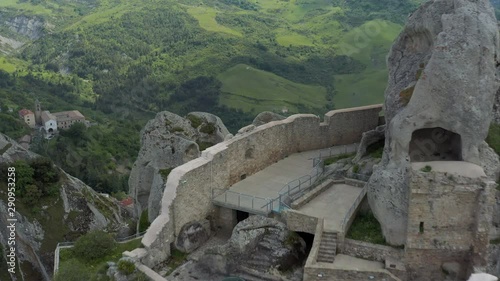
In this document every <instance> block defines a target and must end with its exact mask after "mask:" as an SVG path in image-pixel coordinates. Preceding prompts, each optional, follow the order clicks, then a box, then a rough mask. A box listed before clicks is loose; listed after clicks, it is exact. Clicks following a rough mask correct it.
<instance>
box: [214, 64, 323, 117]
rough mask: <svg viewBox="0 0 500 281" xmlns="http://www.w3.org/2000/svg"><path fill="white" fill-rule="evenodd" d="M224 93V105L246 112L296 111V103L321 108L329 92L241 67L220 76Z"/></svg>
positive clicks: (244, 66)
mask: <svg viewBox="0 0 500 281" xmlns="http://www.w3.org/2000/svg"><path fill="white" fill-rule="evenodd" d="M218 79H219V80H220V81H221V82H222V84H223V86H222V91H223V92H224V93H225V94H224V95H223V96H222V98H221V103H222V104H224V105H226V106H229V107H233V108H238V109H241V110H243V111H246V112H251V111H252V110H254V111H255V112H261V111H266V110H274V111H276V110H278V111H279V110H281V109H282V108H283V107H287V108H288V110H289V111H291V112H297V110H298V108H297V104H299V103H301V104H303V105H305V106H309V107H320V106H321V105H323V104H325V103H326V99H325V95H326V91H325V89H324V88H323V87H320V86H310V85H304V84H299V83H295V82H292V81H289V80H287V79H284V78H282V77H280V76H278V75H275V74H273V73H269V72H266V71H262V70H259V69H255V68H253V67H250V66H248V65H245V64H238V65H236V66H234V67H232V68H230V69H228V70H227V71H225V72H224V73H222V74H220V75H219V76H218Z"/></svg>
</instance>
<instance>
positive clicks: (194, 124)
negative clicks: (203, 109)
mask: <svg viewBox="0 0 500 281" xmlns="http://www.w3.org/2000/svg"><path fill="white" fill-rule="evenodd" d="M186 118H187V119H188V120H189V121H190V122H191V127H193V128H195V129H197V128H198V127H199V126H200V125H201V123H203V120H202V119H201V118H200V117H198V116H195V115H193V114H188V116H187V117H186Z"/></svg>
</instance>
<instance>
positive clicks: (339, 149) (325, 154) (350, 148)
mask: <svg viewBox="0 0 500 281" xmlns="http://www.w3.org/2000/svg"><path fill="white" fill-rule="evenodd" d="M357 149H358V143H353V144H346V145H343V146H335V147H330V148H326V149H322V150H320V151H319V157H318V158H319V159H322V160H324V159H327V158H330V157H333V156H338V155H342V154H349V153H355V152H356V151H357Z"/></svg>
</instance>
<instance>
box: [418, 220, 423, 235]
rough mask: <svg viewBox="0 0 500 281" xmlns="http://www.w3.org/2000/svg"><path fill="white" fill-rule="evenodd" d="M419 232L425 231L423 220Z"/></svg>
mask: <svg viewBox="0 0 500 281" xmlns="http://www.w3.org/2000/svg"><path fill="white" fill-rule="evenodd" d="M419 232H420V233H424V222H423V221H421V222H420V226H419Z"/></svg>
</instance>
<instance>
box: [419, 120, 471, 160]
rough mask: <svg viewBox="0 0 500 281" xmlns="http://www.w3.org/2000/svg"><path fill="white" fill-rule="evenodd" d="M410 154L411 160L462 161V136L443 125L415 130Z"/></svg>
mask: <svg viewBox="0 0 500 281" xmlns="http://www.w3.org/2000/svg"><path fill="white" fill-rule="evenodd" d="M409 154H410V160H411V162H428V161H462V160H463V158H462V138H461V136H460V135H459V134H457V133H454V132H452V131H448V130H446V129H443V128H441V127H435V128H426V129H419V130H415V131H414V132H413V133H412V136H411V141H410V151H409Z"/></svg>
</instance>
